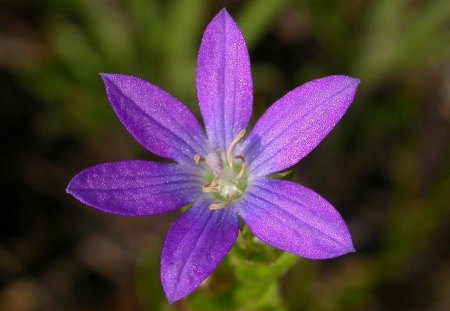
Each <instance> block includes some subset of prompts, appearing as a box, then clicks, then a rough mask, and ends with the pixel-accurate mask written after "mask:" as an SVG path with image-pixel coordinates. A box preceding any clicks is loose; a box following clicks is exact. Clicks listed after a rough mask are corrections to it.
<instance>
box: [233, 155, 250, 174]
mask: <svg viewBox="0 0 450 311" xmlns="http://www.w3.org/2000/svg"><path fill="white" fill-rule="evenodd" d="M234 158H235V159H238V160H241V161H242V165H241V169H240V171H239V173H238V174H237V175H236V177H235V178H234V180H238V179H241V178H242V177H244V175H245V172H246V170H247V161H245V158H244V157H243V156H241V155H238V156H235V157H234Z"/></svg>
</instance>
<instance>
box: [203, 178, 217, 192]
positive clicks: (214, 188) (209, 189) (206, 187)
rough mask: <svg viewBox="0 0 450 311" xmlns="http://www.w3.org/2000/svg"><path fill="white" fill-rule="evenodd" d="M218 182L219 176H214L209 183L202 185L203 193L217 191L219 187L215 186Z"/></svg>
mask: <svg viewBox="0 0 450 311" xmlns="http://www.w3.org/2000/svg"><path fill="white" fill-rule="evenodd" d="M218 184H219V176H216V177H215V178H214V179H213V181H212V182H211V183H209V184H207V185H204V186H203V187H202V191H203V192H204V193H210V192H218V191H219V189H218V188H217V185H218Z"/></svg>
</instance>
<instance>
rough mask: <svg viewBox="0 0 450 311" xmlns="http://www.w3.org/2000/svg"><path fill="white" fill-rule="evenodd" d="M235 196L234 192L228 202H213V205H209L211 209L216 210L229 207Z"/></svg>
mask: <svg viewBox="0 0 450 311" xmlns="http://www.w3.org/2000/svg"><path fill="white" fill-rule="evenodd" d="M234 197H235V195H234V194H233V195H231V196H230V197H229V198H228V199H227V201H226V202H223V203H215V204H211V205H210V206H209V209H210V210H211V211H216V210H219V209H223V208H225V207H227V206H228V204H230V203H231V201H233V199H234Z"/></svg>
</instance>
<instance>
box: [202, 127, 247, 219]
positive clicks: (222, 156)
mask: <svg viewBox="0 0 450 311" xmlns="http://www.w3.org/2000/svg"><path fill="white" fill-rule="evenodd" d="M244 135H245V129H243V130H241V131H240V132H239V134H238V135H237V136H236V137H235V138H234V139H233V141H232V142H231V143H230V146H229V147H228V150H227V151H226V152H225V151H224V150H221V149H216V150H213V151H211V152H210V153H208V154H207V155H206V157H205V158H204V159H203V158H202V157H201V156H200V155H195V156H194V162H195V164H196V165H204V166H205V167H206V169H207V171H208V173H207V174H206V175H207V177H206V179H207V181H208V182H207V183H205V184H204V185H203V187H202V192H203V193H207V194H209V195H210V196H212V197H213V198H214V199H215V200H217V201H218V203H214V204H211V205H210V206H209V209H210V210H220V209H224V208H226V207H227V206H228V205H230V203H231V202H233V200H235V199H237V198H239V197H240V196H241V195H242V194H243V193H244V191H245V189H246V188H247V176H246V172H247V162H246V160H245V158H244V157H243V156H242V155H234V151H235V147H236V145H237V144H238V143H239V142H240V141H241V139H242V138H243V137H244Z"/></svg>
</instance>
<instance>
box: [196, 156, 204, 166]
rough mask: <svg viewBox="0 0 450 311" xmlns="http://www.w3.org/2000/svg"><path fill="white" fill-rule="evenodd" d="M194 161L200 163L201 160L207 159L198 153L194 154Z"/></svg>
mask: <svg viewBox="0 0 450 311" xmlns="http://www.w3.org/2000/svg"><path fill="white" fill-rule="evenodd" d="M194 161H195V164H197V165H198V164H199V163H200V162H202V161H205V159H203V158H202V157H201V156H200V155H199V154H196V155H195V156H194Z"/></svg>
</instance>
